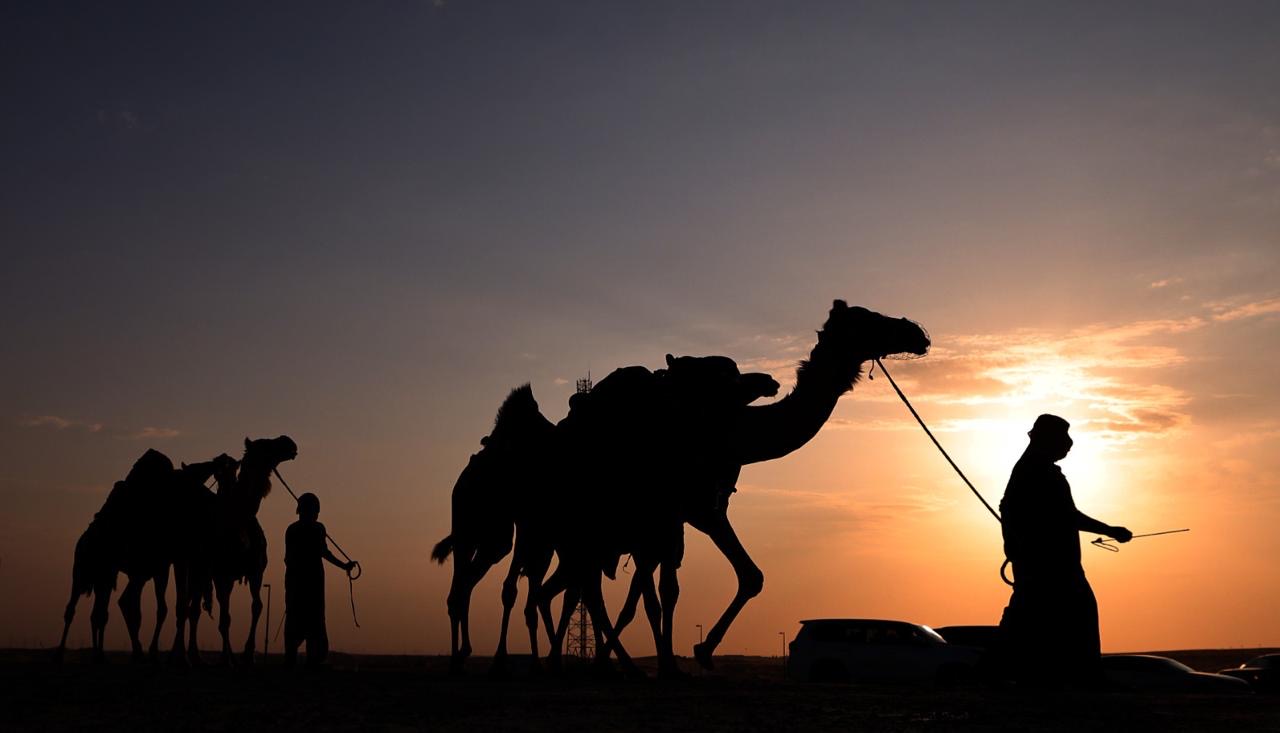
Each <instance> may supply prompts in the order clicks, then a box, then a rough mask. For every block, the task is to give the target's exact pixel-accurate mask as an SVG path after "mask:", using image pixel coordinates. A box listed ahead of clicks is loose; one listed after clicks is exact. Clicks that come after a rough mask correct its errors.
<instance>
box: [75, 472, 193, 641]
mask: <svg viewBox="0 0 1280 733" xmlns="http://www.w3.org/2000/svg"><path fill="white" fill-rule="evenodd" d="M212 471H213V463H212V462H210V463H208V464H196V465H194V466H185V465H184V466H183V468H182V470H181V471H175V470H174V469H173V463H172V462H171V461H170V460H169V458H168V457H167V456H165V455H164V454H163V453H160V452H159V451H156V450H148V451H147V452H146V453H145V454H143V456H142V457H141V458H139V459H138V460H137V462H135V463H134V466H133V468H132V469H131V470H130V471H129V475H128V476H127V477H126V478H125V480H124V481H120V482H117V483H116V485H115V486H114V487H113V488H112V490H111V493H110V494H109V495H108V497H107V501H106V503H105V504H104V505H103V507H102V509H101V510H100V511H99V512H98V513H97V514H96V515H95V516H94V520H93V522H92V523H90V525H89V528H88V529H86V530H85V532H84V534H83V535H81V537H80V540H79V541H78V542H77V543H76V552H75V562H74V565H73V567H72V583H71V599H70V600H69V601H68V603H67V608H66V612H65V613H64V616H63V620H64V626H63V631H62V639H61V641H60V642H59V645H58V657H59V659H61V657H62V654H63V651H64V650H65V648H66V641H67V632H68V631H69V630H70V627H71V621H72V619H73V618H74V616H75V607H76V601H77V600H78V599H79V597H80V596H81V595H88V594H92V595H93V596H94V605H93V611H92V612H91V614H90V624H91V627H92V631H93V633H92V639H93V650H94V658H95V660H98V661H100V660H101V659H102V656H103V653H102V650H103V635H104V631H105V628H106V623H107V616H108V603H109V601H110V597H111V593H112V592H113V591H114V590H115V585H116V577H117V574H118V573H120V572H123V573H125V575H126V576H127V578H128V582H127V584H126V585H125V589H124V591H123V592H122V593H121V594H120V600H119V605H120V612H121V615H122V616H123V617H124V619H125V625H126V627H127V628H128V631H129V641H130V646H131V648H132V650H133V657H134V660H135V661H136V660H139V659H141V658H142V657H143V652H142V643H141V640H140V639H139V630H140V627H141V624H142V616H141V595H142V590H143V588H144V587H145V585H146V583H147V581H152V582H153V583H154V590H155V596H156V625H155V629H154V631H153V633H152V637H151V646H150V656H151V658H153V659H154V658H155V657H157V656H158V653H159V641H160V630H161V628H162V627H163V626H164V621H165V617H166V616H167V614H168V605H167V604H166V602H165V592H166V590H167V588H168V584H169V567H170V566H171V565H175V564H178V563H179V562H180V557H181V555H182V552H181V545H182V536H183V524H184V522H183V521H182V517H184V516H187V511H186V504H187V502H188V498H189V497H188V494H187V490H188V487H189V485H190V484H192V483H195V484H196V485H203V482H204V481H206V480H208V478H209V475H210V474H211V473H212ZM181 615H182V614H181V612H179V616H180V617H181Z"/></svg>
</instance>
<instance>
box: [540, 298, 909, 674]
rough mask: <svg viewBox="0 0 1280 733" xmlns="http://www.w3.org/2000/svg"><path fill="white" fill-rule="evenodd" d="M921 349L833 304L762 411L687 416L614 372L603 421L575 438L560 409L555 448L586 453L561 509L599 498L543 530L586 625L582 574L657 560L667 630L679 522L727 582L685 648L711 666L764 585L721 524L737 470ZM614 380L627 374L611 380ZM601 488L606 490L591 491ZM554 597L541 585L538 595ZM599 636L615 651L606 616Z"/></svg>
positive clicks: (789, 441) (860, 311)
mask: <svg viewBox="0 0 1280 733" xmlns="http://www.w3.org/2000/svg"><path fill="white" fill-rule="evenodd" d="M928 347H929V339H928V336H927V334H926V333H925V332H924V330H923V329H921V328H920V327H919V326H918V325H917V324H915V323H913V322H911V321H909V320H907V319H895V318H888V317H885V316H882V315H880V314H878V313H874V312H872V311H869V310H866V309H865V308H850V307H848V306H847V305H846V304H845V303H844V302H843V301H835V302H834V303H833V306H832V309H831V312H830V314H829V316H828V319H827V322H826V324H825V325H824V326H823V329H822V330H821V331H820V332H819V333H818V343H817V345H816V346H815V347H814V349H813V350H812V352H811V353H810V356H809V359H807V360H805V361H803V362H801V364H800V367H799V370H798V371H797V379H796V386H795V388H794V390H793V391H792V392H791V393H790V394H789V395H788V396H787V397H785V398H784V399H782V400H781V401H779V402H776V403H773V404H769V405H765V406H761V407H750V406H748V407H730V408H729V409H727V410H724V411H717V410H710V411H698V410H697V409H696V408H691V405H690V404H689V403H687V402H685V401H679V400H677V401H675V402H674V403H671V402H664V401H663V400H662V398H661V395H657V394H654V391H653V386H652V384H651V383H649V382H647V381H646V380H645V379H643V378H641V377H642V376H643V375H642V374H639V373H637V372H634V371H633V370H632V369H628V370H619V371H618V372H615V373H614V374H613V375H610V378H612V377H614V376H615V375H618V376H619V378H620V379H619V380H618V386H619V389H618V394H617V395H616V396H615V397H614V398H612V399H610V400H608V401H604V402H602V403H601V404H602V405H608V407H607V408H605V407H602V409H601V412H602V413H603V414H599V415H595V416H593V417H592V418H591V419H590V420H586V421H584V425H583V426H581V428H579V429H576V430H575V429H574V427H573V426H572V422H573V421H572V419H571V418H573V414H572V413H571V415H570V417H567V418H566V419H565V420H564V421H562V422H561V424H560V425H559V426H558V427H557V431H558V432H559V431H560V430H561V429H562V428H566V429H567V433H568V435H566V436H562V439H561V440H559V441H558V443H560V444H564V443H573V444H575V445H578V446H581V447H584V448H585V450H583V451H582V453H583V454H584V455H586V456H587V457H588V458H587V460H582V461H577V462H573V463H569V462H565V463H564V464H563V465H565V466H568V467H570V470H569V472H568V476H567V480H566V486H567V487H569V488H570V490H571V492H576V495H575V496H571V497H570V498H568V499H567V500H566V501H565V504H566V505H567V506H569V507H577V506H584V505H586V504H587V503H589V502H591V500H592V499H596V498H603V499H604V501H597V502H595V503H594V504H593V510H592V511H593V512H595V518H594V521H593V520H592V517H589V516H582V515H580V516H573V515H572V513H570V514H569V515H568V516H565V517H562V521H563V522H564V523H565V524H564V525H563V527H562V529H561V530H559V531H557V532H554V533H553V534H554V536H555V537H556V538H557V541H558V542H560V544H558V545H557V548H556V550H557V554H558V555H559V557H560V568H561V569H567V570H568V571H569V577H570V579H569V580H568V581H567V582H568V583H570V584H573V583H575V582H577V583H579V584H581V585H582V587H583V589H584V591H585V595H584V601H586V602H588V607H589V608H590V607H592V606H594V608H593V610H592V617H593V619H596V618H597V617H602V616H603V613H602V604H600V602H599V600H598V595H599V594H598V592H597V591H595V590H594V589H593V588H592V577H591V575H592V573H593V571H594V572H598V571H599V568H602V567H608V562H609V556H611V555H613V554H614V553H615V552H618V551H622V552H633V553H635V554H636V555H637V556H647V557H649V558H659V560H658V564H659V565H661V566H662V567H663V569H664V571H665V572H664V573H663V574H662V578H661V579H660V581H659V588H658V590H659V596H660V600H661V606H662V612H663V617H664V626H665V627H666V629H669V628H670V626H671V624H670V619H671V618H672V615H673V614H674V610H675V604H676V600H677V598H678V594H679V585H678V582H677V580H676V575H675V568H676V567H677V566H678V564H679V555H680V553H681V552H682V550H683V533H682V524H683V523H684V522H688V523H689V524H691V525H692V526H694V527H695V528H696V529H698V530H700V531H702V532H704V533H706V534H707V535H708V536H709V537H711V539H712V541H713V542H714V543H715V545H716V547H717V548H718V549H720V551H721V552H722V553H723V554H724V555H725V556H726V558H727V559H728V560H729V561H730V563H731V565H732V566H733V568H734V571H735V573H736V575H737V577H738V591H737V593H736V595H735V596H734V598H733V600H732V601H731V603H730V605H729V607H728V608H727V609H726V610H725V612H724V613H723V614H722V615H721V617H720V618H719V620H717V622H716V624H715V625H714V626H713V627H712V629H711V631H710V633H709V634H708V635H707V638H706V640H705V641H704V642H703V643H701V644H698V645H696V646H695V648H694V653H695V657H696V658H697V660H698V662H699V663H700V664H702V665H703V666H704V667H707V668H710V667H712V661H711V657H712V653H713V652H714V650H715V648H716V646H717V645H718V644H719V643H720V641H721V639H723V637H724V634H725V632H726V631H727V629H728V628H729V625H730V624H731V623H732V622H733V620H734V618H735V617H736V616H737V614H738V613H739V612H740V611H741V610H742V607H743V606H744V605H745V604H746V602H747V601H748V600H749V599H750V598H752V597H754V596H755V595H757V594H759V592H760V590H761V588H762V587H763V581H764V576H763V573H761V572H760V570H759V568H758V567H756V565H755V564H754V563H753V562H752V561H751V558H750V556H749V555H748V554H747V552H746V550H745V548H743V546H742V544H741V542H740V541H739V540H738V537H737V535H736V533H735V532H734V529H733V527H732V525H731V524H730V522H729V519H728V514H727V510H728V502H729V497H730V495H731V494H732V492H733V491H734V490H735V489H734V486H735V484H736V482H737V477H738V474H739V472H740V471H741V467H742V466H743V465H746V464H749V463H755V462H759V461H765V460H771V459H774V458H779V457H781V456H784V455H787V454H788V453H790V452H792V451H794V450H796V449H797V448H799V447H800V446H802V445H804V444H805V443H806V442H808V441H809V440H810V439H811V438H812V437H813V436H814V435H815V434H816V433H817V432H818V430H819V429H820V428H821V426H822V425H823V424H824V423H825V422H826V420H827V419H828V418H829V417H830V415H831V412H832V410H833V409H834V408H835V404H836V400H837V399H839V397H840V396H841V395H842V394H844V393H845V392H848V391H849V390H850V389H852V387H853V384H854V383H855V382H856V381H857V379H858V378H859V377H860V375H861V373H862V367H863V365H864V364H865V362H867V361H868V360H871V359H874V358H879V357H883V356H886V355H889V354H897V353H912V354H924V353H925V352H926V351H927V350H928ZM624 375H632V376H633V377H634V378H628V379H622V378H621V377H623V376H624ZM603 385H604V381H602V382H601V386H603ZM691 409H692V411H691ZM584 414H589V413H584ZM604 485H611V486H612V487H614V488H615V489H617V491H616V492H608V493H605V494H595V493H593V490H594V489H595V488H596V487H600V486H604ZM605 518H607V519H605ZM615 557H616V556H615ZM650 561H652V560H650ZM593 565H594V567H593ZM554 590H555V589H554V588H552V587H551V586H550V584H548V586H547V587H546V588H544V593H551V592H554ZM604 630H605V633H606V636H608V637H609V638H610V644H611V645H614V650H615V651H618V647H617V646H616V645H615V642H616V639H614V638H613V637H614V634H613V630H612V629H611V628H610V627H609V626H608V621H607V619H605V626H604ZM553 653H554V650H553ZM658 653H659V657H660V664H661V665H662V667H663V668H670V669H674V660H673V658H672V657H671V656H670V655H671V652H670V650H669V648H667V645H666V643H665V642H664V643H663V644H661V645H659V649H658ZM619 659H620V660H623V659H624V655H621V654H620V655H619Z"/></svg>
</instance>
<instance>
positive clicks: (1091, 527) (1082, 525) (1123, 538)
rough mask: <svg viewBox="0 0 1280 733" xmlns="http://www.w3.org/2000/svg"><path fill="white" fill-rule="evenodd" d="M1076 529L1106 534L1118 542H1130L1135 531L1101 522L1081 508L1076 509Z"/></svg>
mask: <svg viewBox="0 0 1280 733" xmlns="http://www.w3.org/2000/svg"><path fill="white" fill-rule="evenodd" d="M1076 529H1078V530H1080V531H1081V532H1092V533H1094V534H1101V535H1106V536H1108V537H1112V538H1114V539H1115V540H1116V542H1128V541H1129V540H1131V539H1133V533H1132V532H1130V531H1129V530H1128V529H1126V528H1124V527H1113V526H1111V525H1110V524H1106V523H1103V522H1099V521H1098V520H1096V519H1094V518H1093V517H1091V516H1089V515H1088V514H1085V513H1084V512H1082V511H1080V510H1079V509H1077V510H1076Z"/></svg>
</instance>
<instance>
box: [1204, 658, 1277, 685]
mask: <svg viewBox="0 0 1280 733" xmlns="http://www.w3.org/2000/svg"><path fill="white" fill-rule="evenodd" d="M1218 674H1225V675H1227V676H1229V677H1235V678H1236V679H1241V680H1244V681H1245V682H1247V683H1249V686H1250V687H1252V688H1253V689H1254V691H1255V692H1280V654H1263V655H1262V656H1260V657H1254V658H1253V659H1250V660H1249V661H1247V662H1245V663H1244V664H1242V665H1240V666H1239V667H1232V668H1231V669H1224V670H1222V671H1221V672H1219V673H1218Z"/></svg>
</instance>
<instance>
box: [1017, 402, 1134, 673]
mask: <svg viewBox="0 0 1280 733" xmlns="http://www.w3.org/2000/svg"><path fill="white" fill-rule="evenodd" d="M1069 427H1070V425H1069V424H1068V423H1067V421H1066V420H1063V419H1062V418H1060V417H1058V416H1056V415H1041V416H1040V417H1038V418H1036V422H1035V425H1034V426H1032V428H1031V432H1030V433H1028V435H1029V436H1030V438H1031V442H1030V443H1029V444H1028V445H1027V449H1026V451H1024V452H1023V454H1022V457H1021V458H1019V459H1018V462H1017V464H1015V465H1014V467H1013V472H1012V474H1011V475H1010V476H1009V484H1008V486H1007V487H1006V488H1005V490H1004V498H1003V499H1002V500H1001V501H1000V513H1001V515H1002V516H1003V522H1002V526H1001V531H1002V533H1003V535H1004V552H1005V557H1007V558H1008V559H1009V561H1010V562H1011V563H1012V564H1013V575H1014V586H1013V596H1012V597H1011V598H1010V599H1009V606H1008V607H1007V608H1006V609H1005V612H1004V617H1003V618H1002V619H1001V621H1000V627H1001V633H1002V636H1003V637H1004V642H1005V648H1006V652H1007V653H1008V656H1009V659H1008V661H1009V662H1011V663H1012V665H1013V669H1012V672H1013V673H1014V676H1015V678H1017V679H1021V680H1023V681H1025V682H1027V683H1030V684H1033V685H1041V684H1042V685H1054V684H1063V683H1072V684H1077V683H1083V684H1086V685H1087V684H1090V683H1091V682H1094V681H1096V676H1095V673H1096V672H1097V671H1098V664H1099V659H1100V658H1101V645H1100V641H1099V635H1098V602H1097V599H1096V598H1095V597H1094V595H1093V589H1092V588H1091V587H1089V581H1088V579H1086V578H1085V575H1084V568H1083V567H1081V566H1080V532H1093V533H1095V534H1100V535H1107V536H1109V537H1114V538H1115V539H1116V540H1117V541H1119V542H1128V541H1129V540H1130V539H1132V538H1133V533H1131V532H1130V531H1129V530H1128V529H1125V528H1124V527H1113V526H1111V525H1108V524H1103V523H1102V522H1099V521H1098V520H1096V519H1094V518H1092V517H1090V516H1088V515H1086V514H1084V513H1083V512H1081V511H1080V510H1079V509H1076V505H1075V501H1074V500H1073V499H1072V498H1071V485H1070V484H1068V483H1067V479H1066V477H1065V476H1064V475H1063V474H1062V469H1060V468H1058V466H1057V465H1056V464H1057V462H1058V461H1060V460H1062V459H1063V458H1064V457H1066V455H1067V453H1068V452H1069V451H1070V450H1071V446H1072V445H1073V441H1072V440H1071V436H1069V435H1068V434H1067V430H1068V428H1069Z"/></svg>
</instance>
